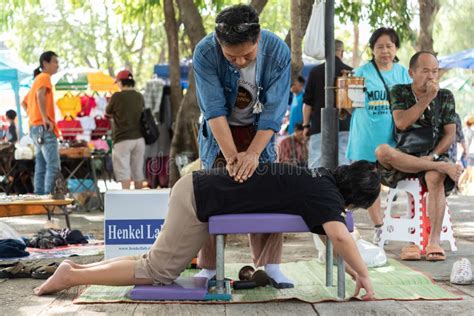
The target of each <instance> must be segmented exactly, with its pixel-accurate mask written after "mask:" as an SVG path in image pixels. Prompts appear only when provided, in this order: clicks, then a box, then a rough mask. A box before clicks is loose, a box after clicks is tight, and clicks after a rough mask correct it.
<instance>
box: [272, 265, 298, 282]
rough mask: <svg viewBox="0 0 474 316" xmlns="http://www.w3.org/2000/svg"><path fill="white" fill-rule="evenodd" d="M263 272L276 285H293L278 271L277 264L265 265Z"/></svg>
mask: <svg viewBox="0 0 474 316" xmlns="http://www.w3.org/2000/svg"><path fill="white" fill-rule="evenodd" d="M265 272H266V273H267V274H268V276H269V277H270V278H272V279H273V280H275V282H277V283H288V284H294V283H295V282H294V281H293V280H291V279H288V278H287V277H286V276H285V275H284V274H283V272H281V270H280V265H279V264H266V265H265Z"/></svg>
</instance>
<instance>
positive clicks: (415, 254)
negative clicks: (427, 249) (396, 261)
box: [400, 244, 421, 260]
mask: <svg viewBox="0 0 474 316" xmlns="http://www.w3.org/2000/svg"><path fill="white" fill-rule="evenodd" d="M400 258H401V259H402V260H420V259H421V249H420V247H418V246H417V245H415V244H411V245H408V246H405V247H403V248H402V253H401V254H400Z"/></svg>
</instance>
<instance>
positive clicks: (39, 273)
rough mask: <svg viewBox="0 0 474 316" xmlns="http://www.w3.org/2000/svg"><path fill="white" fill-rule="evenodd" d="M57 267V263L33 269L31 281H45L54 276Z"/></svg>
mask: <svg viewBox="0 0 474 316" xmlns="http://www.w3.org/2000/svg"><path fill="white" fill-rule="evenodd" d="M58 267H59V263H57V262H52V263H50V264H47V265H44V266H40V267H38V268H36V269H34V270H33V271H32V272H31V277H32V278H33V279H41V280H46V279H47V278H49V277H50V276H52V275H53V274H54V272H55V271H56V269H57V268H58Z"/></svg>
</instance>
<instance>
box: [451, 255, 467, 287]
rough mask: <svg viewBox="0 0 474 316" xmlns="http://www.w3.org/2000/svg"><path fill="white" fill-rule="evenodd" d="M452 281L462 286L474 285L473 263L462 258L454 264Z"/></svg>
mask: <svg viewBox="0 0 474 316" xmlns="http://www.w3.org/2000/svg"><path fill="white" fill-rule="evenodd" d="M450 281H451V283H453V284H461V285H465V284H471V283H472V270H471V262H469V260H468V259H467V258H461V259H459V260H458V261H456V262H455V263H454V264H453V270H452V271H451V278H450Z"/></svg>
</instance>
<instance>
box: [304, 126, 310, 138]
mask: <svg viewBox="0 0 474 316" xmlns="http://www.w3.org/2000/svg"><path fill="white" fill-rule="evenodd" d="M303 136H304V140H305V141H308V140H309V137H310V135H309V127H305V128H304V129H303Z"/></svg>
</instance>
